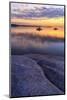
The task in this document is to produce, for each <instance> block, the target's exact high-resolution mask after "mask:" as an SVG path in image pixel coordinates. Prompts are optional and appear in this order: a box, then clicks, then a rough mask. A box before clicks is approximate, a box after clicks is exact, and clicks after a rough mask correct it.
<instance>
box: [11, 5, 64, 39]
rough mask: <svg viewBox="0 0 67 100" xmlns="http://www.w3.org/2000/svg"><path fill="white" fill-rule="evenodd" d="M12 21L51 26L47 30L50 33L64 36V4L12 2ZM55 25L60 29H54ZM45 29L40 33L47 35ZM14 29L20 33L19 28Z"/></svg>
mask: <svg viewBox="0 0 67 100" xmlns="http://www.w3.org/2000/svg"><path fill="white" fill-rule="evenodd" d="M11 23H17V24H22V25H38V26H45V27H48V26H50V27H51V29H49V28H48V29H47V31H46V33H48V35H50V36H56V35H57V36H58V37H64V6H58V5H44V4H41V5H39V4H24V3H11ZM55 27H57V28H58V29H59V30H58V31H56V30H53V29H52V28H55ZM20 30H21V29H20ZM20 30H19V31H20ZM45 30H46V29H45ZM45 30H43V31H42V32H40V33H38V34H40V35H45ZM13 31H14V32H18V33H19V31H18V29H16V30H14V29H13ZM22 31H23V30H21V32H22Z"/></svg>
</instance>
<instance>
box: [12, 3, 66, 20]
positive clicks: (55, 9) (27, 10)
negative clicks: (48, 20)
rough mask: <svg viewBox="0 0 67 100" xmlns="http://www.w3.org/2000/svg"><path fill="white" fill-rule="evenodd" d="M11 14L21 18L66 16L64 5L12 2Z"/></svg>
mask: <svg viewBox="0 0 67 100" xmlns="http://www.w3.org/2000/svg"><path fill="white" fill-rule="evenodd" d="M11 16H12V17H20V18H34V17H60V16H64V6H54V5H37V4H20V3H12V4H11Z"/></svg>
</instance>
